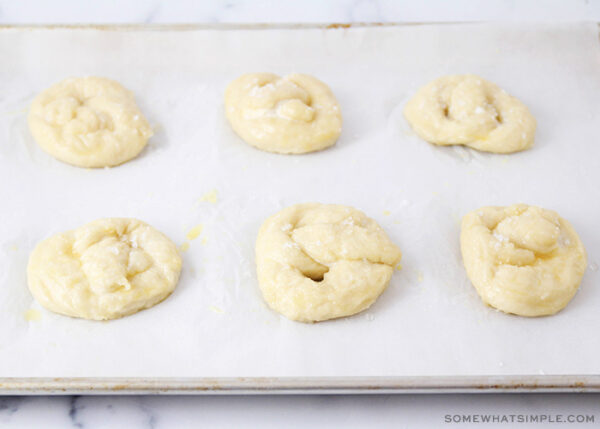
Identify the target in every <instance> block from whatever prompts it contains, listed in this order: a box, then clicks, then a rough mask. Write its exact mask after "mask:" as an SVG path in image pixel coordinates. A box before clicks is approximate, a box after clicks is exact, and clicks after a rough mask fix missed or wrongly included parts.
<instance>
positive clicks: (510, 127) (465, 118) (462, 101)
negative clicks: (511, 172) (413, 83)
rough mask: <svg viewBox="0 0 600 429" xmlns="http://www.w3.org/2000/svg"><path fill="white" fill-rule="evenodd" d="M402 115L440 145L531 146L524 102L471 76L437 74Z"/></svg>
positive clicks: (505, 148) (500, 148) (495, 149)
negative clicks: (439, 76)
mask: <svg viewBox="0 0 600 429" xmlns="http://www.w3.org/2000/svg"><path fill="white" fill-rule="evenodd" d="M404 114H405V116H406V118H407V120H408V121H409V122H410V124H411V125H412V127H413V129H414V130H415V132H416V133H417V134H418V135H419V136H420V137H421V138H423V139H424V140H427V141H429V142H431V143H435V144H438V145H452V144H463V145H466V146H470V147H472V148H474V149H478V150H482V151H487V152H496V153H509V152H517V151H520V150H524V149H527V148H529V147H531V146H532V145H533V140H534V136H535V128H536V122H535V119H534V118H533V116H532V115H531V113H530V112H529V110H528V109H527V107H526V106H525V105H524V104H523V103H521V102H520V101H519V100H517V99H516V98H514V97H512V96H510V95H508V94H507V93H506V91H504V90H502V89H500V88H499V87H498V86H497V85H495V84H493V83H491V82H488V81H486V80H484V79H482V78H480V77H477V76H474V75H456V76H446V77H441V78H439V79H436V80H434V81H433V82H431V83H429V84H427V85H425V86H424V87H423V88H421V89H420V90H419V91H418V92H417V93H416V94H415V96H414V97H413V98H412V99H411V100H410V101H409V102H408V103H407V104H406V107H405V109H404Z"/></svg>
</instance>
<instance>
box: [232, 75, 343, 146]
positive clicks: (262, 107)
mask: <svg viewBox="0 0 600 429" xmlns="http://www.w3.org/2000/svg"><path fill="white" fill-rule="evenodd" d="M225 113H226V115H227V119H228V120H229V123H230V124H231V126H232V128H233V130H234V131H235V132H236V133H237V134H238V135H239V136H240V137H241V138H242V139H243V140H245V141H246V142H247V143H250V144H251V145H253V146H255V147H257V148H259V149H262V150H265V151H269V152H277V153H306V152H313V151H317V150H321V149H325V148H327V147H329V146H331V145H333V144H334V143H335V142H336V140H337V139H338V137H339V136H340V133H341V132H342V114H341V112H340V107H339V105H338V102H337V100H336V99H335V97H334V95H333V93H332V92H331V90H330V89H329V87H328V86H327V85H325V84H324V83H323V82H321V81H319V80H318V79H316V78H314V77H312V76H308V75H305V74H290V75H288V76H285V77H279V76H277V75H275V74H272V73H253V74H246V75H243V76H241V77H239V78H237V79H236V80H234V81H233V82H231V83H230V84H229V86H228V87H227V90H226V91H225Z"/></svg>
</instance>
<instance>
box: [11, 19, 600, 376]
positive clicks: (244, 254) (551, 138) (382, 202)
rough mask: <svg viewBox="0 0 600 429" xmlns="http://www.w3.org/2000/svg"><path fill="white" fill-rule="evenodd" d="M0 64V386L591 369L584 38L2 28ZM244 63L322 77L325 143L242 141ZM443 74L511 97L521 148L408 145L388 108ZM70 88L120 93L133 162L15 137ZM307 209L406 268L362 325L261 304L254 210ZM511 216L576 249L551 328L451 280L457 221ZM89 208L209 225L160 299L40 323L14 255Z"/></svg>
mask: <svg viewBox="0 0 600 429" xmlns="http://www.w3.org/2000/svg"><path fill="white" fill-rule="evenodd" d="M0 59H1V60H0V204H1V208H0V210H1V216H2V217H1V221H0V376H1V377H9V376H21V377H34V376H45V377H69V376H71V377H79V376H90V377H91V376H94V377H117V376H123V377H203V376H210V377H227V376H232V377H241V376H273V377H277V376H400V375H499V374H500V375H501V374H535V375H539V374H598V373H599V372H600V359H598V353H599V352H600V335H598V332H597V330H598V327H599V326H600V311H598V308H600V291H599V288H598V286H599V282H600V273H599V272H598V271H597V269H598V263H599V262H600V232H599V229H598V227H599V222H600V198H599V197H600V141H599V139H600V138H599V131H598V129H599V126H598V120H599V118H600V101H599V100H600V99H599V94H600V49H599V43H598V29H597V26H596V25H595V24H557V25H549V24H548V25H531V24H519V25H509V24H503V25H495V24H481V25H479V24H469V25H409V26H399V27H371V28H350V29H329V30H326V29H306V28H303V29H262V30H248V29H246V30H235V29H227V30H223V29H205V30H185V31H183V30H182V31H177V30H174V31H170V30H169V31H167V30H162V31H158V30H144V29H134V30H107V29H58V28H57V29H4V30H1V31H0ZM253 71H273V72H276V73H280V74H287V73H289V72H304V73H310V74H314V75H315V76H317V77H319V78H320V79H322V80H323V81H325V82H327V83H328V84H329V85H330V87H331V88H332V90H333V91H334V93H335V94H336V96H337V97H338V100H339V102H340V104H341V107H342V113H343V116H344V121H345V122H344V128H343V133H342V137H341V139H340V140H339V142H338V143H337V145H336V146H335V147H333V148H331V149H328V150H326V151H323V152H319V153H314V154H309V155H304V156H282V155H275V154H270V153H264V152H260V151H258V150H256V149H253V148H252V147H250V146H249V145H247V144H245V143H243V142H242V141H241V140H240V139H239V138H237V137H236V136H235V135H234V134H233V132H232V131H231V130H230V128H229V127H228V125H227V123H226V120H225V119H224V115H223V100H222V95H223V91H224V88H225V86H226V84H227V83H228V82H229V81H230V80H232V79H234V78H235V77H237V76H238V75H240V74H243V73H246V72H253ZM451 73H475V74H479V75H481V76H483V77H485V78H487V79H489V80H491V81H493V82H496V83H497V84H499V85H500V86H501V87H503V88H505V89H506V90H507V91H508V92H509V93H511V94H513V95H516V96H517V97H518V98H520V99H521V100H522V101H523V102H524V103H526V104H527V105H528V106H529V107H530V109H531V111H532V113H533V114H534V115H535V117H536V118H537V120H538V132H537V135H536V144H535V147H534V148H533V149H532V150H529V151H526V152H523V153H519V154H513V155H491V154H484V153H479V152H476V151H473V150H469V149H464V148H460V147H459V148H440V147H434V146H432V145H430V144H428V143H425V142H423V141H421V140H420V139H418V138H417V137H416V136H414V134H413V133H412V132H411V130H410V127H409V126H408V124H407V123H406V122H405V120H404V118H403V116H402V107H403V105H404V103H405V102H406V100H407V99H408V98H409V97H410V96H411V95H412V94H413V93H414V92H415V90H416V89H417V88H418V87H420V86H421V85H423V84H425V83H427V82H428V81H430V80H431V79H434V78H436V77H438V76H441V75H445V74H451ZM81 75H98V76H106V77H110V78H113V79H116V80H118V81H119V82H121V83H122V84H123V85H124V86H126V87H128V88H130V89H131V90H133V91H134V92H135V94H136V97H137V100H138V103H139V104H140V106H141V108H142V110H143V111H144V112H145V113H146V115H147V117H148V119H149V120H150V121H151V122H152V124H153V125H154V126H155V129H156V134H155V136H154V137H153V138H152V139H151V141H150V144H149V146H148V148H147V149H145V150H144V152H143V153H142V155H141V156H140V157H139V158H137V159H135V160H134V161H132V162H129V163H126V164H125V165H122V166H120V167H117V168H112V169H97V170H87V169H82V168H76V167H71V166H68V165H65V164H62V163H60V162H58V161H56V160H54V159H53V158H51V157H50V156H49V155H47V154H45V153H44V152H42V151H41V150H40V149H39V148H38V147H37V145H36V144H35V142H34V141H33V140H32V137H31V136H30V134H29V131H28V128H27V123H26V115H27V109H28V106H29V104H30V102H31V100H32V98H33V96H34V95H35V94H36V93H38V92H39V91H41V90H43V89H44V88H46V87H48V86H49V85H51V84H52V83H54V82H56V81H59V80H62V79H63V78H65V77H68V76H81ZM212 191H215V192H216V194H212V196H215V195H216V199H215V198H211V194H210V193H211V192H212ZM206 194H209V196H208V197H207V198H204V199H203V198H202V197H203V196H205V195H206ZM211 200H212V201H214V202H211ZM305 201H320V202H327V203H341V204H348V205H352V206H354V207H357V208H359V209H361V210H363V211H364V212H366V213H367V214H368V215H369V216H371V217H373V218H375V219H376V220H377V221H378V222H379V223H380V224H381V225H382V226H383V227H384V228H385V230H386V231H387V232H388V233H389V235H390V236H391V237H392V239H393V240H394V241H395V242H396V243H397V244H398V245H399V246H400V248H401V249H402V251H403V253H404V257H403V261H402V265H403V269H402V270H401V271H399V272H396V273H395V274H394V277H393V279H392V281H391V284H390V285H389V288H388V290H387V291H386V292H385V293H384V294H383V295H382V296H381V297H380V299H379V300H378V301H377V302H376V303H375V304H374V305H373V306H372V307H371V308H370V309H369V310H368V311H366V312H364V313H362V314H359V315H357V316H355V317H350V318H346V319H341V320H336V321H330V322H324V323H319V324H314V325H307V324H301V323H295V322H291V321H288V320H287V319H285V318H283V317H281V316H279V315H278V314H276V313H275V312H273V311H271V310H270V309H268V308H267V306H266V305H265V304H264V303H263V301H262V298H261V295H260V292H259V289H258V285H257V281H256V277H255V272H254V240H255V237H256V233H257V230H258V228H259V226H260V224H261V223H262V221H263V220H264V219H265V218H266V217H267V216H269V215H271V214H272V213H274V212H276V211H277V210H279V209H281V208H283V207H285V206H287V205H290V204H293V203H297V202H305ZM516 202H525V203H529V204H536V205H540V206H543V207H547V208H551V209H554V210H556V211H558V212H559V213H560V214H561V215H562V216H563V217H565V218H567V219H569V220H570V221H571V222H572V224H573V225H574V227H575V228H576V230H577V231H578V232H579V234H580V236H581V238H582V240H583V242H584V244H585V246H586V248H587V250H588V253H589V262H590V268H589V269H588V270H587V272H586V275H585V278H584V280H583V283H582V285H581V289H580V291H579V293H578V294H577V296H576V297H575V298H574V299H573V301H572V302H571V303H570V305H569V306H568V307H567V308H566V309H565V310H564V311H563V312H561V313H560V314H558V315H556V316H554V317H546V318H537V319H526V318H520V317H515V316H509V315H505V314H502V313H499V312H496V311H494V310H492V309H490V308H487V307H485V306H484V305H483V304H482V302H481V301H480V299H479V298H478V296H477V295H476V293H475V290H474V289H473V287H472V286H471V285H470V283H469V281H468V280H467V278H466V275H465V271H464V269H463V266H462V261H461V257H460V251H459V243H458V237H459V222H460V219H461V216H462V215H463V214H465V213H466V212H467V211H470V210H473V209H475V208H478V207H480V206H484V205H507V204H512V203H516ZM105 216H131V217H137V218H140V219H143V220H144V221H146V222H148V223H150V224H152V225H153V226H155V227H156V228H158V229H159V230H161V231H163V232H164V233H166V234H167V235H168V236H169V237H171V238H172V239H173V240H174V241H175V242H176V243H178V244H182V243H183V242H184V241H185V240H186V238H185V236H186V233H187V232H188V231H189V230H190V229H191V228H192V227H194V226H196V225H198V224H202V225H203V226H204V231H203V233H202V234H201V236H200V237H198V238H197V239H196V240H193V241H191V242H190V248H189V250H188V251H187V252H185V253H184V254H183V258H184V268H183V272H182V277H181V281H180V284H179V286H178V287H177V289H176V291H175V292H174V294H173V295H172V296H171V297H170V298H168V299H167V300H166V301H165V302H163V303H162V304H160V305H158V306H156V307H154V308H152V309H150V310H147V311H143V312H141V313H138V314H136V315H134V316H131V317H126V318H124V319H121V320H116V321H110V322H91V321H85V320H78V319H71V318H68V317H63V316H59V315H55V314H52V313H50V312H48V311H45V310H43V309H42V308H41V307H40V306H39V305H38V304H37V303H35V302H34V301H33V299H32V297H31V296H30V294H29V292H28V289H27V285H26V265H27V259H28V254H29V252H30V251H31V250H32V248H33V246H34V245H35V244H36V243H37V242H38V241H39V240H41V239H43V238H45V237H47V236H49V235H51V234H54V233H57V232H59V231H63V230H67V229H71V228H74V227H77V226H80V225H82V224H84V223H86V222H88V221H91V220H93V219H96V218H100V217H105Z"/></svg>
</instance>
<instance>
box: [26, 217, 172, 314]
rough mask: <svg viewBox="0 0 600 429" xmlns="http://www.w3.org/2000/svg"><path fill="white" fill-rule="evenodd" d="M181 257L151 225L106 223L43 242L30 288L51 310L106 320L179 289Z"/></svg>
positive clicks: (36, 252) (120, 220)
mask: <svg viewBox="0 0 600 429" xmlns="http://www.w3.org/2000/svg"><path fill="white" fill-rule="evenodd" d="M180 271H181V257H180V256H179V253H178V251H177V247H176V246H175V244H174V243H173V242H172V241H171V240H170V239H169V238H167V237H166V236H165V235H163V234H162V233H161V232H159V231H157V230H156V229H154V228H153V227H151V226H150V225H148V224H146V223H144V222H142V221H140V220H137V219H127V218H107V219H99V220H96V221H93V222H90V223H88V224H86V225H84V226H82V227H79V228H77V229H74V230H72V231H67V232H64V233H61V234H57V235H54V236H52V237H50V238H48V239H46V240H44V241H42V242H40V243H39V244H38V245H37V246H36V247H35V249H34V250H33V252H32V253H31V256H30V258H29V265H28V268H27V277H28V283H29V289H30V290H31V293H32V294H33V296H34V297H35V298H36V300H37V301H38V302H39V303H40V304H41V305H42V306H44V307H45V308H47V309H48V310H51V311H54V312H56V313H60V314H65V315H68V316H73V317H82V318H86V319H94V320H106V319H115V318H118V317H123V316H126V315H128V314H132V313H135V312H137V311H140V310H143V309H145V308H149V307H152V306H153V305H155V304H157V303H159V302H160V301H162V300H164V299H165V298H166V297H167V296H169V295H170V294H171V292H172V291H173V290H174V289H175V286H176V284H177V281H178V279H179V273H180Z"/></svg>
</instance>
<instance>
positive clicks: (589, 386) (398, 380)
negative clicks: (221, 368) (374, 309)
mask: <svg viewBox="0 0 600 429" xmlns="http://www.w3.org/2000/svg"><path fill="white" fill-rule="evenodd" d="M0 391H1V392H2V393H3V394H17V395H37V394H55V395H68V394H94V395H105V394H123V395H132V394H171V395H177V394H179V395H180V394H192V395H198V394H210V395H213V394H378V393H476V392H484V393H498V392H513V393H516V392H600V375H593V376H589V375H585V376H584V375H582V376H574V375H536V376H531V375H516V376H510V375H509V376H505V375H502V376H440V377H437V376H418V377H385V376H382V377H281V378H271V377H269V378H266V377H241V378H191V379H187V378H152V379H142V378H0Z"/></svg>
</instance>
